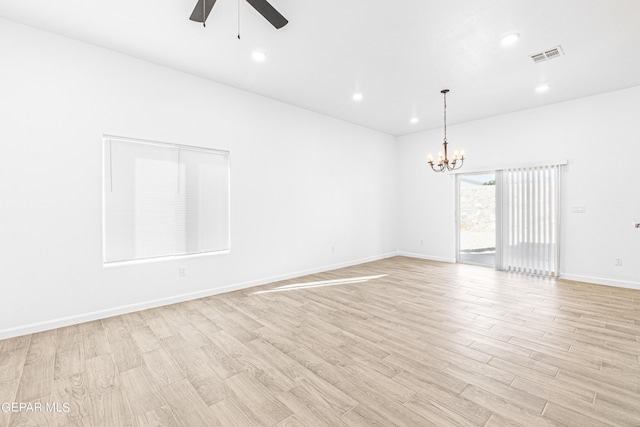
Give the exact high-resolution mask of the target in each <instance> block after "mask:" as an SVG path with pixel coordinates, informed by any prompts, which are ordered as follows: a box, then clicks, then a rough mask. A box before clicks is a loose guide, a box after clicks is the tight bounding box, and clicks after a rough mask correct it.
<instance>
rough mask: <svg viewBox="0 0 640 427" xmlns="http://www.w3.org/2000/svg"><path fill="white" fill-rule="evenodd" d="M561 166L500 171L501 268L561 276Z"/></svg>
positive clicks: (499, 246) (499, 232)
mask: <svg viewBox="0 0 640 427" xmlns="http://www.w3.org/2000/svg"><path fill="white" fill-rule="evenodd" d="M561 168H562V166H561V165H552V166H540V167H531V168H517V169H505V170H502V171H498V173H497V177H496V178H497V179H496V184H497V188H496V191H497V192H498V194H499V195H500V196H499V197H498V198H497V200H498V204H499V206H497V209H496V211H497V214H498V224H500V226H499V227H498V228H499V230H498V233H497V234H498V236H497V237H498V241H499V242H500V243H499V244H498V245H497V247H498V249H497V254H496V255H497V267H498V268H499V269H502V270H507V271H516V272H521V273H529V274H537V275H545V276H558V269H559V249H560V248H559V227H560V203H559V199H560V172H561Z"/></svg>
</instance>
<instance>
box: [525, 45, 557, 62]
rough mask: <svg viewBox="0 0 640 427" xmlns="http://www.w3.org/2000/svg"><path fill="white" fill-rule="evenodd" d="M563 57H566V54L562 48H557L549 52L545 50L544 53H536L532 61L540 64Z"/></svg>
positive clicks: (532, 56)
mask: <svg viewBox="0 0 640 427" xmlns="http://www.w3.org/2000/svg"><path fill="white" fill-rule="evenodd" d="M562 55H564V52H563V51H562V47H560V46H556V47H554V48H551V49H549V50H545V51H544V52H538V53H534V54H533V55H531V60H533V62H535V63H538V62H543V61H548V60H550V59H553V58H557V57H558V56H562Z"/></svg>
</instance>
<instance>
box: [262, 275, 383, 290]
mask: <svg viewBox="0 0 640 427" xmlns="http://www.w3.org/2000/svg"><path fill="white" fill-rule="evenodd" d="M385 276H387V275H386V274H379V275H377V276H363V277H352V278H350V279H334V280H322V281H320V282H308V283H295V284H293V285H284V286H279V287H277V288H274V289H269V290H268V291H258V292H252V293H251V294H250V295H256V294H267V293H270V292H284V291H294V290H297V289H310V288H320V287H323V286H336V285H350V284H352V283H363V282H368V281H369V280H373V279H379V278H381V277H385Z"/></svg>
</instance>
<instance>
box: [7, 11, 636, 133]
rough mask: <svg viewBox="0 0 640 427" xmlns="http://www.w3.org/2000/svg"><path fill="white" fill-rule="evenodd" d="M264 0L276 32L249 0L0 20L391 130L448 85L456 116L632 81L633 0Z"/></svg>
mask: <svg viewBox="0 0 640 427" xmlns="http://www.w3.org/2000/svg"><path fill="white" fill-rule="evenodd" d="M270 2H271V4H272V5H273V6H274V7H275V8H276V9H278V11H280V12H281V13H282V14H283V15H284V16H285V17H286V18H287V19H288V20H289V24H288V25H287V26H285V27H284V28H282V29H280V30H276V29H274V28H273V27H272V26H271V25H270V24H269V23H268V22H267V21H266V20H264V18H262V16H260V15H259V14H258V13H257V12H256V11H255V10H254V9H253V8H252V7H251V6H250V5H249V4H248V3H246V1H244V0H240V4H239V3H238V0H218V1H217V3H216V4H215V6H214V8H213V10H212V12H211V15H210V16H209V19H208V21H207V27H206V28H203V27H202V25H201V24H197V23H195V22H192V21H190V20H189V16H190V15H191V12H192V10H193V7H194V6H195V4H196V0H156V1H152V0H109V1H99V2H98V1H90V0H55V1H52V0H29V1H27V0H22V1H15V0H0V16H2V17H5V18H7V19H11V20H14V21H17V22H21V23H24V24H27V25H31V26H34V27H38V28H41V29H44V30H48V31H51V32H54V33H58V34H62V35H65V36H68V37H71V38H74V39H78V40H82V41H85V42H87V43H92V44H95V45H98V46H102V47H105V48H108V49H112V50H115V51H118V52H122V53H125V54H128V55H132V56H135V57H138V58H141V59H144V60H148V61H151V62H154V63H157V64H162V65H165V66H168V67H172V68H175V69H178V70H182V71H185V72H187V73H191V74H195V75H198V76H201V77H205V78H207V79H211V80H214V81H217V82H221V83H224V84H227V85H230V86H234V87H237V88H240V89H244V90H247V91H250V92H254V93H257V94H260V95H264V96H266V97H269V98H273V99H277V100H280V101H283V102H286V103H289V104H293V105H297V106H300V107H302V108H306V109H309V110H312V111H316V112H319V113H323V114H326V115H329V116H333V117H337V118H340V119H343V120H346V121H348V122H352V123H356V124H359V125H362V126H365V127H368V128H371V129H376V130H380V131H382V132H386V133H389V134H392V135H404V134H408V133H413V132H417V131H421V130H426V129H432V128H437V127H441V126H442V95H441V94H440V90H441V89H444V88H449V89H451V93H450V94H449V95H448V96H447V103H448V106H447V109H448V123H449V124H454V123H460V122H465V121H470V120H476V119H480V118H483V117H488V116H493V115H497V114H503V113H508V112H512V111H517V110H522V109H526V108H532V107H537V106H542V105H546V104H551V103H556V102H561V101H566V100H570V99H574V98H579V97H583V96H588V95H593V94H597V93H602V92H607V91H612V90H616V89H622V88H626V87H631V86H637V85H640V54H639V53H640V0H561V1H559V0H536V1H534V0H439V1H436V0H395V1H381V0H316V1H311V0H306V1H303V0H270ZM238 5H239V6H240V18H241V30H242V31H241V35H242V38H241V40H238V39H237V38H236V34H237V22H238V15H237V12H238ZM511 32H517V33H520V40H519V41H518V43H516V44H515V45H512V46H508V47H504V46H502V45H501V43H500V40H501V38H502V37H503V36H504V35H506V34H508V33H511ZM557 45H562V48H563V49H564V52H565V54H566V55H565V56H563V57H560V58H556V59H553V60H551V61H548V62H545V63H539V64H534V63H533V62H532V61H531V60H530V58H529V55H530V54H533V53H536V52H539V51H542V50H545V49H548V48H551V47H554V46H557ZM254 50H260V51H263V52H265V53H266V54H267V55H268V57H267V60H266V61H265V62H263V63H256V62H254V61H253V60H252V59H251V52H252V51H254ZM540 83H547V84H549V85H550V89H549V90H548V91H547V92H545V93H543V94H539V93H537V92H536V91H535V87H536V86H537V85H538V84H540ZM355 91H361V92H362V93H363V95H364V99H363V100H362V101H359V102H355V101H353V100H352V94H353V93H354V92H355ZM414 115H415V116H416V117H418V118H419V119H420V121H419V122H418V123H417V124H411V123H410V122H409V119H410V118H411V117H412V116H414Z"/></svg>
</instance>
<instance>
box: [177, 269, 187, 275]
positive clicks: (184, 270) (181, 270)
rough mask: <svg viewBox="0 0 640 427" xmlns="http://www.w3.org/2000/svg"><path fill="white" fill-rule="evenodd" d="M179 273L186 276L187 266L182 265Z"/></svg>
mask: <svg viewBox="0 0 640 427" xmlns="http://www.w3.org/2000/svg"><path fill="white" fill-rule="evenodd" d="M178 275H179V276H180V277H184V276H186V275H187V267H180V268H179V269H178Z"/></svg>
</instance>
